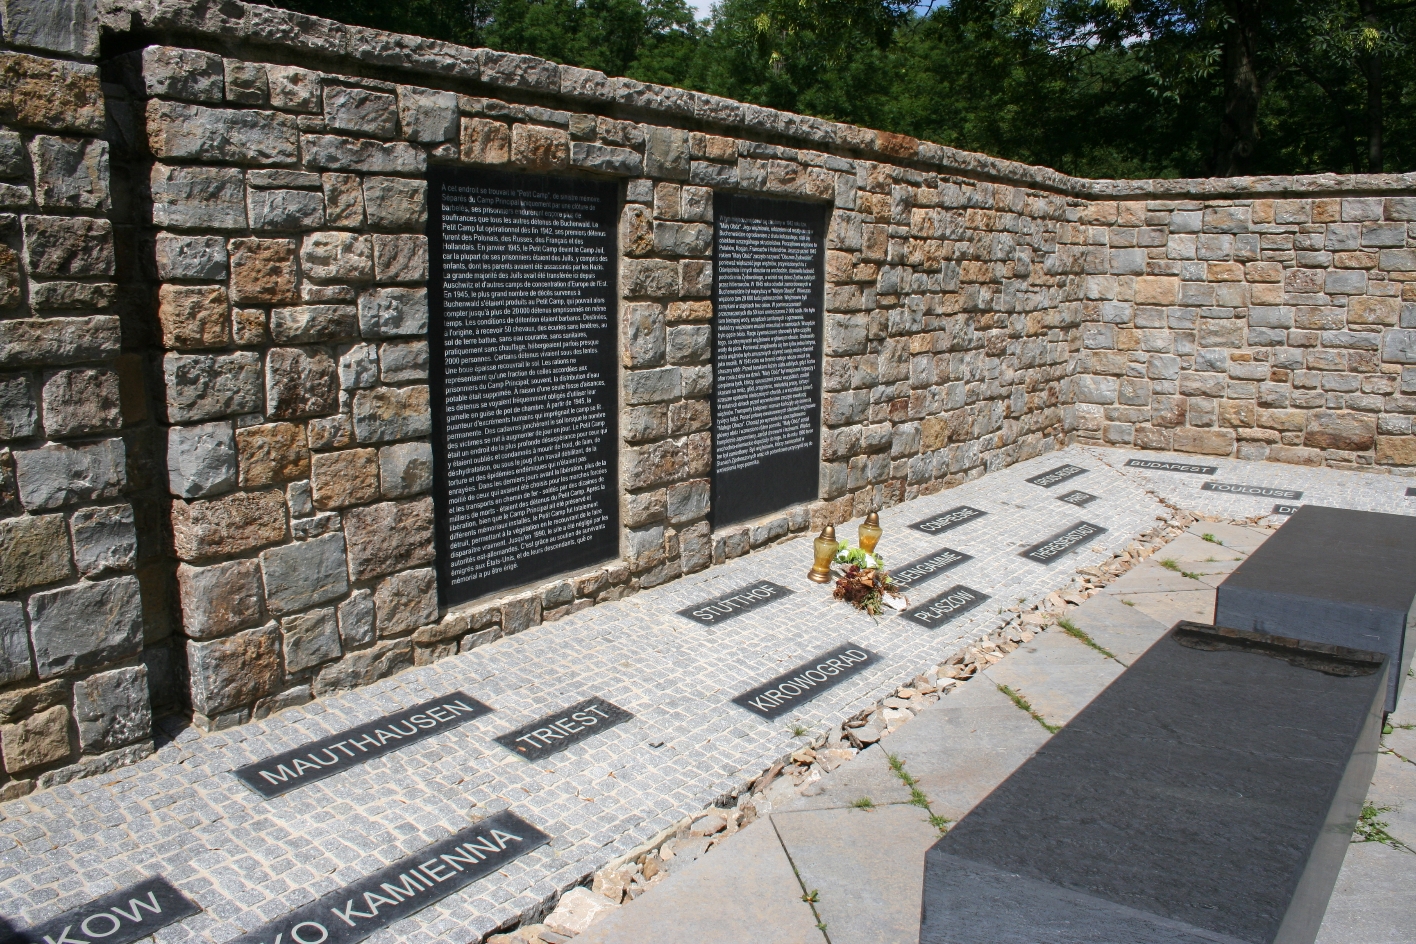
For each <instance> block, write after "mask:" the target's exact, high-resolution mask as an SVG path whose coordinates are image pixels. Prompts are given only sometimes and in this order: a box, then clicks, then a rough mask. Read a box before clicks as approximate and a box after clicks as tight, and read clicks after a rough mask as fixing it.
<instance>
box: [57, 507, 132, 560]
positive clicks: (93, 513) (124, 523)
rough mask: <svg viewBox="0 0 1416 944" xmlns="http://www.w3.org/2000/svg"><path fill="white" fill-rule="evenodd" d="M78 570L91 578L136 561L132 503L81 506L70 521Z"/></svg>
mask: <svg viewBox="0 0 1416 944" xmlns="http://www.w3.org/2000/svg"><path fill="white" fill-rule="evenodd" d="M69 527H70V530H71V531H72V532H73V537H74V560H75V562H76V563H78V565H79V573H80V574H82V575H83V576H85V577H89V578H94V577H102V576H107V575H109V574H115V573H123V572H125V571H130V570H132V569H133V568H134V567H136V566H137V563H138V532H137V528H136V527H135V526H134V523H133V508H132V506H131V505H109V506H106V507H102V508H81V509H80V510H78V511H76V512H74V516H73V518H72V519H71V520H70V522H69Z"/></svg>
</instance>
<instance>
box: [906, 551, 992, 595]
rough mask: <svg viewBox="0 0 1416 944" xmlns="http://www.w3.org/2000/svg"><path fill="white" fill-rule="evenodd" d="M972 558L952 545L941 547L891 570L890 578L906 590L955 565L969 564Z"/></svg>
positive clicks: (946, 571) (945, 571) (947, 570)
mask: <svg viewBox="0 0 1416 944" xmlns="http://www.w3.org/2000/svg"><path fill="white" fill-rule="evenodd" d="M971 560H973V558H972V557H971V556H969V555H968V554H965V553H964V552H963V551H956V550H954V549H953V548H952V547H941V548H940V549H939V550H938V551H935V552H934V553H933V554H928V555H926V556H924V557H921V558H920V559H919V560H912V561H910V562H909V563H908V564H906V565H904V566H903V567H901V568H899V569H898V570H892V571H890V580H891V582H893V583H894V584H895V586H897V587H899V588H900V589H901V590H905V589H908V588H910V587H917V586H919V585H920V584H922V583H924V582H925V581H926V580H929V579H931V578H934V577H937V576H939V575H940V574H943V573H948V572H949V571H951V570H953V569H954V568H955V567H960V566H962V565H964V564H967V563H968V562H969V561H971Z"/></svg>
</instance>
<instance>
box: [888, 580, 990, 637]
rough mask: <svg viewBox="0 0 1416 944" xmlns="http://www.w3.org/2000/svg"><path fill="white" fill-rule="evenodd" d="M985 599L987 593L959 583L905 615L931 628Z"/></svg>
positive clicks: (959, 614) (955, 616)
mask: <svg viewBox="0 0 1416 944" xmlns="http://www.w3.org/2000/svg"><path fill="white" fill-rule="evenodd" d="M987 599H988V594H986V593H982V592H980V591H978V590H975V589H973V588H972V587H966V586H964V585H963V584H961V583H960V584H955V585H954V586H952V587H950V588H949V589H948V590H945V591H944V592H943V593H941V594H939V596H937V597H934V598H933V599H930V600H926V601H925V602H924V603H922V604H920V605H919V606H916V607H912V608H910V609H908V610H906V611H905V615H906V616H907V617H909V618H910V619H912V620H914V621H915V622H916V623H918V624H919V625H921V626H927V627H929V628H930V629H933V628H934V627H936V626H943V625H944V624H945V623H948V622H950V621H951V620H955V619H957V618H959V617H960V616H963V615H964V614H965V613H967V612H968V611H969V610H972V609H973V608H974V607H976V606H979V605H981V604H982V603H984V602H985V601H986V600H987Z"/></svg>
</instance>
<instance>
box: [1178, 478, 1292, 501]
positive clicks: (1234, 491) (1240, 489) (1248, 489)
mask: <svg viewBox="0 0 1416 944" xmlns="http://www.w3.org/2000/svg"><path fill="white" fill-rule="evenodd" d="M1200 491H1202V492H1224V493H1226V494H1229V495H1255V496H1258V497H1259V498H1284V499H1287V500H1289V501H1296V500H1298V499H1300V498H1302V497H1303V493H1302V492H1295V491H1294V490H1293V489H1291V488H1272V487H1270V486H1268V485H1235V484H1234V483H1232V482H1206V483H1205V484H1203V485H1201V486H1200Z"/></svg>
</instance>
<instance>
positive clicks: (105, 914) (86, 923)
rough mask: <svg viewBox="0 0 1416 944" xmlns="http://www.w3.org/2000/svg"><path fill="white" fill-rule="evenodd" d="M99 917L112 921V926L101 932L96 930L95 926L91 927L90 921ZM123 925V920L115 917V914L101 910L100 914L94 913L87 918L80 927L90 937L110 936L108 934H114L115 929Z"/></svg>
mask: <svg viewBox="0 0 1416 944" xmlns="http://www.w3.org/2000/svg"><path fill="white" fill-rule="evenodd" d="M98 918H102V919H103V920H105V921H108V922H110V923H111V924H112V927H110V928H109V929H108V930H107V931H104V932H102V933H99V932H98V931H95V930H94V929H93V928H91V927H89V922H90V921H94V920H97V919H98ZM122 926H123V922H121V921H119V920H118V919H117V918H115V917H113V915H111V914H109V913H108V912H106V911H100V912H99V913H98V914H92V915H89V916H88V917H87V918H85V919H84V921H83V924H80V925H79V929H80V930H81V931H83V932H84V933H85V934H87V935H88V936H89V937H108V935H110V934H112V933H113V932H114V931H116V930H118V929H119V928H120V927H122Z"/></svg>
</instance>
